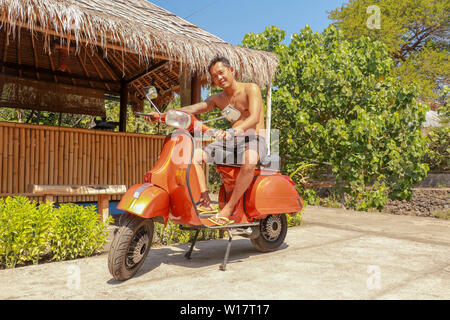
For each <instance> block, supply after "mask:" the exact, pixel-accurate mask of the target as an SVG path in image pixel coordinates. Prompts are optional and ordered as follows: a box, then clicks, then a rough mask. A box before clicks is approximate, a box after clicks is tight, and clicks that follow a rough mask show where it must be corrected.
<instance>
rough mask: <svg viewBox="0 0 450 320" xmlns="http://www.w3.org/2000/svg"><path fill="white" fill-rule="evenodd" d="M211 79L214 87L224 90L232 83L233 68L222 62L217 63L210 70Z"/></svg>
mask: <svg viewBox="0 0 450 320" xmlns="http://www.w3.org/2000/svg"><path fill="white" fill-rule="evenodd" d="M209 72H210V74H211V79H212V81H213V83H214V84H215V85H216V86H219V87H221V88H222V89H225V88H226V87H229V86H231V84H232V83H233V81H234V77H233V67H227V66H226V65H224V64H223V63H222V62H220V61H219V62H217V63H216V64H214V65H213V66H212V67H211V68H210V69H209Z"/></svg>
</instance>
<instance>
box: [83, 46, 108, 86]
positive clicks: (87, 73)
mask: <svg viewBox="0 0 450 320" xmlns="http://www.w3.org/2000/svg"><path fill="white" fill-rule="evenodd" d="M77 57H78V61H80V64H81V67H82V68H83V71H84V74H85V75H86V77H88V78H89V72H88V70H87V68H86V65H85V64H84V62H83V59H81V55H80V52H78V54H77ZM102 80H103V79H102ZM89 85H90V86H91V88H94V84H93V83H92V81H89Z"/></svg>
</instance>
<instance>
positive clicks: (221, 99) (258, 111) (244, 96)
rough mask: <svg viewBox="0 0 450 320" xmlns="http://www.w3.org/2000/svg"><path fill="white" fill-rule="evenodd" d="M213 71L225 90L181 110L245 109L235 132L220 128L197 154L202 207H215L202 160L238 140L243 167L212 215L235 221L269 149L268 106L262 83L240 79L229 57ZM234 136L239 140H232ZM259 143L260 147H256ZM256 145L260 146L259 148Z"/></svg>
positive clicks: (237, 154)
mask: <svg viewBox="0 0 450 320" xmlns="http://www.w3.org/2000/svg"><path fill="white" fill-rule="evenodd" d="M209 72H210V75H211V79H212V81H213V83H214V84H215V85H217V86H219V87H220V88H222V89H223V91H222V92H220V93H218V94H215V95H213V96H210V97H208V98H207V99H206V100H205V101H203V102H200V103H197V104H194V105H191V106H187V107H183V108H181V110H182V111H185V112H188V113H192V114H200V113H204V112H208V111H211V110H212V109H213V108H214V107H218V108H220V109H224V108H225V107H226V106H228V105H231V106H232V107H234V108H236V109H238V110H239V111H240V112H241V117H240V118H239V119H238V120H237V121H236V122H234V123H233V124H232V133H233V134H231V133H230V131H229V130H227V131H224V130H218V131H217V132H216V133H215V138H216V141H215V142H213V143H212V144H210V145H208V146H206V147H205V148H203V149H200V148H198V149H196V150H195V151H194V157H193V164H194V166H195V168H196V170H197V174H198V177H199V184H200V191H201V199H200V204H199V206H198V208H199V209H200V210H204V211H207V210H211V209H212V208H211V200H210V198H209V195H208V189H207V187H206V177H205V174H204V172H203V170H202V167H201V163H202V161H205V162H208V160H210V159H211V157H213V158H215V159H216V160H217V157H215V156H214V154H215V151H214V149H215V148H216V149H217V148H222V146H224V145H225V144H227V145H230V143H229V142H231V145H233V143H234V150H231V151H232V152H234V157H235V159H237V161H238V162H237V163H239V164H242V166H241V170H240V172H239V174H238V176H237V178H236V185H235V188H234V190H233V193H232V195H231V198H230V200H229V201H228V202H227V204H226V205H225V206H224V208H223V209H222V210H221V211H220V212H219V213H218V214H216V216H215V217H214V218H212V219H211V221H213V222H214V223H216V224H218V225H223V224H228V223H232V222H233V221H232V220H230V219H228V218H229V217H230V216H232V214H233V211H234V209H235V207H236V205H237V203H238V201H239V199H240V198H241V196H242V195H243V194H244V192H245V191H246V190H247V188H248V187H249V186H250V184H251V182H252V180H253V175H254V171H255V168H256V165H257V164H258V161H259V160H260V156H261V158H262V157H265V155H266V153H267V149H266V148H267V147H266V144H265V141H264V137H263V136H261V135H258V133H259V130H260V129H265V126H264V107H263V101H262V97H261V91H260V89H259V87H258V86H257V85H256V84H253V83H240V82H237V81H236V80H235V78H234V75H233V72H234V69H233V67H232V66H231V65H230V62H229V61H228V60H227V59H226V58H223V57H218V58H215V59H214V60H213V61H211V63H210V65H209ZM231 139H234V140H235V141H230V140H231ZM255 140H256V141H255ZM255 142H256V143H255ZM255 145H257V146H258V147H257V148H254V146H255ZM252 146H253V148H252ZM255 149H259V152H258V150H255ZM239 150H241V151H239ZM222 151H223V149H222ZM227 159H229V158H227ZM224 161H225V159H224Z"/></svg>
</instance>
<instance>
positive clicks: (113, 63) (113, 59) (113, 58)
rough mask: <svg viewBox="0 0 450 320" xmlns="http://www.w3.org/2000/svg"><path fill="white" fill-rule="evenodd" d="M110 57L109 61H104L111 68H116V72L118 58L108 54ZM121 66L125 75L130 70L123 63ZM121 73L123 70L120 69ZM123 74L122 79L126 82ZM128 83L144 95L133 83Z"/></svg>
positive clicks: (118, 67)
mask: <svg viewBox="0 0 450 320" xmlns="http://www.w3.org/2000/svg"><path fill="white" fill-rule="evenodd" d="M110 57H111V63H110V64H109V62H108V61H106V63H108V64H109V65H110V66H111V68H112V69H113V70H116V72H117V71H118V70H119V69H120V61H119V60H118V58H117V57H116V56H115V55H110ZM122 66H123V69H124V71H125V75H126V74H127V73H131V72H130V70H129V69H128V68H127V67H126V66H125V64H124V63H122ZM122 73H123V71H122ZM125 75H124V76H122V81H125V82H126V80H125ZM130 85H131V86H133V88H134V89H135V90H136V91H137V92H139V93H140V94H141V95H142V96H144V95H145V94H144V92H143V91H142V90H141V89H140V88H139V87H138V86H137V85H136V84H135V83H131V84H130Z"/></svg>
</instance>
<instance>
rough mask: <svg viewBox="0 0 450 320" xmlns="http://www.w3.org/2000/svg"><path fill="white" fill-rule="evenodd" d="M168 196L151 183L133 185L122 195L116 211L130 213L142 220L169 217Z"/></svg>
mask: <svg viewBox="0 0 450 320" xmlns="http://www.w3.org/2000/svg"><path fill="white" fill-rule="evenodd" d="M169 204H170V201H169V194H168V193H167V191H165V190H164V189H162V188H160V187H158V186H155V185H153V184H151V183H145V184H135V185H134V186H132V187H130V188H129V189H128V190H127V192H126V193H125V194H124V196H123V197H122V199H121V200H120V202H119V204H118V205H117V209H119V210H124V211H127V212H130V213H132V214H135V215H138V216H140V217H143V218H153V217H157V216H162V217H164V219H165V220H166V221H167V217H168V216H169Z"/></svg>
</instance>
